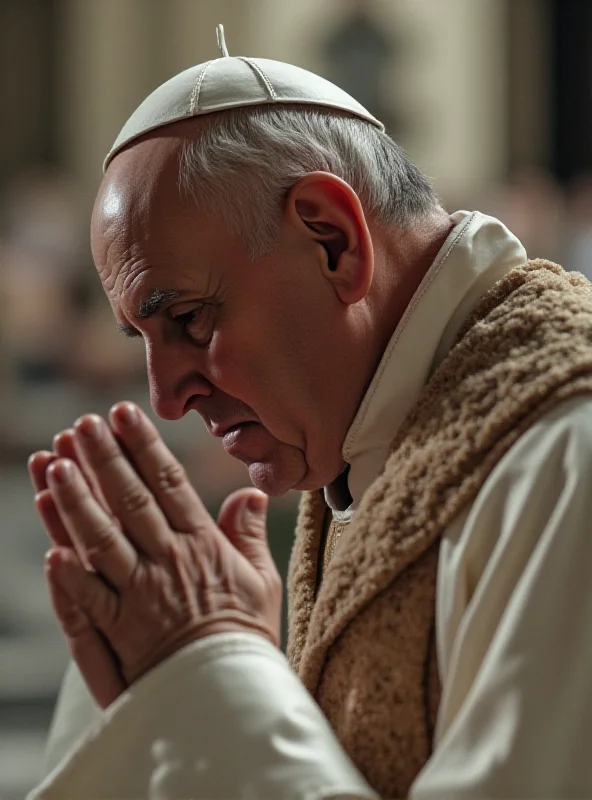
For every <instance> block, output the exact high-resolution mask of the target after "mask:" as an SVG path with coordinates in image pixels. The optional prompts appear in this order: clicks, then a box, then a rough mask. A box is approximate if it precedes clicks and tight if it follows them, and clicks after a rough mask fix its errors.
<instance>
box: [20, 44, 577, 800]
mask: <svg viewBox="0 0 592 800" xmlns="http://www.w3.org/2000/svg"><path fill="white" fill-rule="evenodd" d="M92 247H93V254H94V258H95V261H96V266H97V269H98V272H99V275H100V278H101V281H102V283H103V287H104V289H105V292H106V294H107V297H108V299H109V302H110V303H111V305H112V308H113V312H114V314H115V318H116V320H117V324H118V325H119V327H120V328H121V330H122V332H123V333H124V334H125V335H127V336H141V337H142V338H143V340H144V342H145V346H146V356H147V364H148V376H149V382H150V392H151V401H152V405H153V408H154V410H155V411H156V412H157V413H158V414H159V415H160V416H162V417H164V418H166V419H179V418H180V417H182V416H183V415H184V414H186V413H188V412H189V411H191V410H196V411H198V412H199V413H200V414H201V416H202V417H203V419H204V421H205V423H206V425H207V427H208V429H209V431H210V432H211V433H212V434H213V435H215V436H219V437H221V438H222V443H223V446H224V448H225V449H226V450H227V452H228V453H230V454H231V455H232V456H234V457H236V458H239V459H241V460H242V461H243V462H244V463H245V464H246V465H247V466H248V469H249V473H250V477H251V480H252V482H253V484H254V486H255V487H256V489H245V490H242V491H240V492H238V493H236V494H234V495H232V496H231V497H230V498H229V499H228V500H227V501H226V502H225V504H224V505H223V507H222V510H221V512H220V515H219V518H218V520H217V522H214V521H213V520H212V519H211V518H210V517H209V516H208V514H207V513H206V511H205V510H204V508H203V506H202V505H201V503H200V500H199V497H198V495H197V493H196V492H195V490H194V489H193V488H192V487H190V486H189V485H188V483H187V482H186V480H185V477H184V475H183V472H182V470H181V469H180V467H179V465H178V463H177V462H176V461H175V459H174V458H173V456H172V455H171V454H170V452H169V451H168V450H167V449H166V447H165V445H164V444H163V442H162V441H161V439H160V438H159V436H158V435H157V433H156V431H155V429H154V427H153V426H152V424H151V423H150V422H149V420H148V419H147V418H146V417H145V416H144V415H143V414H142V412H141V411H140V410H139V409H138V408H137V407H135V406H133V405H132V404H129V403H119V404H118V405H116V406H115V407H114V408H113V410H112V412H111V415H110V418H109V420H108V421H104V420H101V419H100V418H98V417H95V416H93V415H87V416H85V417H82V418H81V419H80V420H78V421H77V422H76V424H75V425H74V427H73V429H71V430H66V431H63V432H62V433H60V434H59V435H58V436H57V437H56V439H55V440H54V446H53V451H51V452H49V451H42V452H39V453H36V454H34V456H33V457H32V459H31V463H30V469H31V475H32V480H33V483H34V485H35V489H36V493H37V494H36V503H37V507H38V509H39V511H40V514H41V516H42V519H43V521H44V523H45V526H46V528H47V530H48V533H49V535H50V536H51V538H52V540H53V545H52V549H51V551H50V552H49V554H48V557H47V562H46V574H47V579H48V583H49V588H50V592H51V597H52V601H53V605H54V608H55V612H56V615H57V617H58V619H59V621H60V623H61V625H62V628H63V630H64V633H65V636H66V639H67V641H68V645H69V647H70V650H71V652H72V655H73V660H74V662H75V666H73V667H72V668H71V669H70V671H69V673H68V675H67V677H66V680H65V684H64V687H63V690H62V695H61V698H60V701H59V704H58V708H57V712H56V717H55V720H54V724H53V728H52V733H51V737H50V746H49V765H48V770H49V771H48V774H47V776H46V777H45V779H44V780H43V782H42V783H41V784H40V785H39V787H38V788H37V789H36V790H35V791H34V792H33V793H32V795H31V797H32V798H58V797H59V798H65V797H68V798H90V797H93V798H116V797H117V798H132V797H150V798H155V799H156V798H179V797H196V798H197V797H200V798H201V797H208V798H230V797H244V798H254V797H260V798H310V799H311V800H312V798H315V799H316V798H319V799H320V798H329V797H356V798H369V797H375V796H377V794H378V795H381V796H383V797H394V796H407V795H410V796H412V797H414V798H443V797H454V798H460V797H510V796H512V797H515V796H523V797H547V796H557V797H581V796H585V795H589V794H592V759H590V758H589V754H588V749H589V747H588V742H589V741H590V740H591V738H592V681H591V680H590V665H591V662H592V654H591V650H590V644H589V641H590V639H589V631H590V630H591V629H592V602H591V600H590V590H589V584H590V580H589V572H590V566H589V565H590V563H592V537H591V536H590V525H591V520H592V499H591V495H590V491H589V486H590V481H591V479H592V413H591V412H592V398H591V394H592V327H591V323H592V291H591V287H590V285H589V284H588V282H587V281H585V280H584V279H583V278H582V277H581V276H578V275H568V274H567V273H565V272H563V270H562V269H561V268H560V267H557V266H556V265H553V264H550V263H548V262H543V261H538V262H528V259H527V255H526V253H525V251H524V249H523V247H522V245H521V244H520V242H519V241H518V240H517V239H516V238H515V237H514V236H513V235H512V233H511V232H510V231H508V230H507V229H506V228H505V227H504V225H502V224H501V223H500V222H499V221H497V220H495V219H493V218H491V217H487V216H484V215H482V214H480V213H478V212H474V213H468V212H464V211H460V212H457V213H455V214H452V215H450V214H448V213H447V212H446V211H445V210H444V209H443V208H442V207H441V205H440V203H439V202H438V199H437V198H436V196H435V195H434V192H433V190H432V188H431V187H430V185H429V183H428V181H427V180H426V178H425V177H424V176H423V175H422V174H421V172H420V171H419V170H418V169H417V168H416V167H415V166H414V165H413V164H411V163H410V162H409V160H408V159H407V158H406V156H405V155H404V154H403V152H402V151H401V150H400V148H399V147H398V146H397V145H396V144H395V143H394V142H393V141H392V140H391V139H390V138H389V137H388V136H387V135H386V134H385V133H384V132H383V131H382V129H381V125H380V123H379V122H378V121H377V120H375V119H374V118H373V117H371V115H370V114H368V112H366V111H365V109H363V108H362V107H361V106H359V105H358V104H357V103H356V102H355V100H353V99H352V98H351V97H349V96H347V95H345V94H344V93H343V92H341V91H340V90H338V89H337V88H336V87H335V86H332V85H331V84H328V83H327V82H325V81H323V80H322V79H320V78H318V77H317V76H313V75H311V74H310V73H306V72H304V71H302V70H299V69H297V68H295V67H291V66H289V65H286V64H281V63H278V62H270V61H265V60H259V59H246V58H245V59H239V58H231V57H229V56H228V55H227V53H226V51H224V52H223V58H221V59H217V60H214V61H211V62H208V63H207V64H204V65H201V66H199V67H196V68H194V69H192V70H188V71H187V72H185V73H182V74H181V75H179V76H177V77H176V78H173V79H172V80H171V81H169V82H168V83H167V84H164V85H163V86H162V87H160V89H158V90H156V92H155V93H154V94H153V95H151V96H150V97H149V98H148V99H147V100H146V101H145V102H144V103H143V104H142V105H141V106H140V108H139V109H138V110H137V111H136V112H135V113H134V115H133V116H132V117H131V119H130V120H129V122H128V123H127V125H126V126H125V127H124V129H123V131H122V133H121V135H120V137H119V139H118V140H117V142H116V143H115V146H114V148H113V150H112V151H111V153H110V154H109V155H108V157H107V161H106V172H105V177H104V180H103V183H102V185H101V188H100V191H99V195H98V198H97V202H96V206H95V209H94V213H93V219H92ZM294 488H295V489H299V490H302V491H304V496H303V500H302V506H301V512H300V517H299V521H298V529H297V533H296V542H295V547H294V551H293V556H292V563H291V573H290V577H289V599H290V608H289V650H288V660H286V659H285V658H284V656H283V655H282V654H281V653H280V651H279V650H278V647H277V645H278V640H279V618H280V596H281V591H280V581H279V579H278V576H277V573H276V571H275V569H274V566H273V563H272V559H271V557H270V554H269V550H268V548H267V544H266V538H265V507H266V498H265V496H266V495H279V494H282V493H284V492H286V491H287V490H289V489H294ZM257 490H260V491H257Z"/></svg>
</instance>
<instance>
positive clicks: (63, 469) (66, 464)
mask: <svg viewBox="0 0 592 800" xmlns="http://www.w3.org/2000/svg"><path fill="white" fill-rule="evenodd" d="M47 472H48V474H49V475H51V477H52V478H53V479H54V480H55V482H56V483H59V484H60V485H61V486H65V485H66V484H67V483H72V481H73V480H74V465H73V464H72V462H71V461H67V460H65V459H61V460H60V461H56V462H55V463H54V464H51V465H50V466H49V467H48V470H47Z"/></svg>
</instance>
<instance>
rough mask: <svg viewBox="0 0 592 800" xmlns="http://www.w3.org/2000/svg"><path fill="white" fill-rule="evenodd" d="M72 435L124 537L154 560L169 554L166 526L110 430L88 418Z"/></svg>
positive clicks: (90, 417) (152, 498)
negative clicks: (119, 524)
mask: <svg viewBox="0 0 592 800" xmlns="http://www.w3.org/2000/svg"><path fill="white" fill-rule="evenodd" d="M75 432H76V447H77V449H80V451H81V452H82V453H83V454H84V458H85V460H86V461H87V463H88V465H89V468H90V469H92V471H93V472H94V474H95V476H96V479H97V482H98V484H99V486H100V488H101V491H102V493H103V495H104V497H105V501H106V503H107V505H108V507H109V509H110V511H111V513H112V514H114V515H115V517H116V518H117V519H118V520H119V522H120V523H121V525H122V527H123V529H124V530H125V533H126V536H129V538H130V539H131V540H132V541H133V542H134V543H135V544H136V545H137V546H138V548H139V549H141V550H142V551H143V552H144V553H146V554H147V555H149V556H150V557H151V558H153V559H155V560H158V559H159V557H161V556H162V555H163V554H164V553H168V552H169V550H170V546H171V544H172V542H173V533H172V531H171V530H170V527H169V524H168V522H167V520H166V518H165V516H164V514H163V512H162V510H161V509H160V508H159V506H158V503H157V502H156V500H155V498H154V496H153V495H152V493H151V492H150V491H149V489H148V487H147V486H146V484H145V483H144V482H143V481H142V480H141V478H140V477H139V475H138V474H137V472H136V470H135V469H134V468H133V466H132V465H131V464H130V462H129V460H128V458H127V456H126V454H125V453H124V452H123V451H122V449H121V447H120V445H119V443H118V442H117V440H116V439H115V437H114V435H113V433H112V431H111V430H110V429H109V426H108V425H107V424H106V423H105V421H104V420H102V419H101V418H100V417H98V416H96V415H93V414H90V415H87V416H84V417H82V418H81V419H80V420H78V421H77V423H76V425H75Z"/></svg>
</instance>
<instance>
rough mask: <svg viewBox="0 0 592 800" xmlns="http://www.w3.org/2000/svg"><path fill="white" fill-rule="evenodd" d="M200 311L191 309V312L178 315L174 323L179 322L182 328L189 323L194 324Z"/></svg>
mask: <svg viewBox="0 0 592 800" xmlns="http://www.w3.org/2000/svg"><path fill="white" fill-rule="evenodd" d="M200 311H201V308H192V309H191V311H186V312H185V313H184V314H178V315H177V316H176V317H175V322H179V323H180V324H181V325H183V326H184V327H186V326H187V325H191V323H192V322H195V320H196V319H197V317H198V315H199V312H200Z"/></svg>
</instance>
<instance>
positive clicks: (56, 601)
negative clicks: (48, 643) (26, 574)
mask: <svg viewBox="0 0 592 800" xmlns="http://www.w3.org/2000/svg"><path fill="white" fill-rule="evenodd" d="M45 575H46V579H47V584H48V588H49V594H50V598H51V603H52V606H53V609H54V612H55V614H56V617H57V619H58V621H59V623H60V626H61V628H62V630H63V632H64V634H65V636H66V640H67V642H68V648H69V650H70V653H71V654H72V657H73V659H74V661H75V662H76V664H77V666H78V669H79V670H80V673H81V675H82V677H83V678H84V680H85V682H86V685H87V686H88V688H89V690H90V692H91V693H92V695H93V696H94V698H95V700H96V701H97V703H98V704H99V705H100V706H101V707H102V708H107V706H109V705H110V704H111V703H112V702H113V701H114V700H116V699H117V697H119V695H120V694H121V693H122V692H123V691H124V690H125V688H126V683H125V681H124V679H123V677H122V675H121V672H120V669H119V662H118V659H117V657H116V656H115V654H114V653H113V651H112V649H111V647H110V646H109V645H108V643H107V641H106V640H105V638H104V637H103V636H102V634H101V633H100V632H99V631H98V630H97V628H96V627H95V626H94V625H93V624H92V623H91V621H90V618H89V615H88V614H87V613H85V611H84V610H83V607H82V606H81V605H78V603H77V602H76V599H75V598H76V597H77V596H78V595H80V601H81V602H87V603H88V596H89V595H88V590H87V591H86V592H81V591H80V587H81V586H82V585H83V581H85V580H86V579H87V578H88V577H90V578H92V579H93V580H97V579H96V578H95V577H94V576H88V575H87V573H86V572H85V570H84V567H83V566H82V564H81V563H80V562H79V561H78V559H77V557H76V555H75V554H74V553H73V552H72V550H68V549H65V550H53V551H51V552H50V553H49V554H48V556H47V557H46V562H45Z"/></svg>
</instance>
